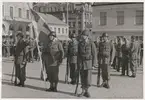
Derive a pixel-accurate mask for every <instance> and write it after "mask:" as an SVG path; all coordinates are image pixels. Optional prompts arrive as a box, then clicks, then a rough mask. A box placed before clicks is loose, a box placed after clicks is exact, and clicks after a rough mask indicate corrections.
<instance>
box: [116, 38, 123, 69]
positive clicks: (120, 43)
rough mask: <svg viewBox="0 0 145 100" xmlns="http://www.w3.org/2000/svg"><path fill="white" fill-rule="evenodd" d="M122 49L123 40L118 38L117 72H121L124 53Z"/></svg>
mask: <svg viewBox="0 0 145 100" xmlns="http://www.w3.org/2000/svg"><path fill="white" fill-rule="evenodd" d="M121 47H122V40H121V38H120V37H119V38H118V44H117V45H116V66H117V71H118V72H120V67H121V66H122V65H121V62H122V61H121V60H122V51H121Z"/></svg>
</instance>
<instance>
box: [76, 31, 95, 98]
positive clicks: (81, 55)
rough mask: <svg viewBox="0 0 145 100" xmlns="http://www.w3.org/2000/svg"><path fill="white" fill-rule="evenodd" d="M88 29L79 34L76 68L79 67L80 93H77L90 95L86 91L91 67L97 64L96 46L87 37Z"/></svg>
mask: <svg viewBox="0 0 145 100" xmlns="http://www.w3.org/2000/svg"><path fill="white" fill-rule="evenodd" d="M88 36H89V31H88V30H84V31H83V32H82V34H81V41H80V42H79V44H78V60H77V63H78V68H80V75H81V85H82V86H81V87H82V93H81V94H80V95H79V96H80V97H81V96H85V97H90V93H89V91H88V89H89V87H90V86H91V76H92V67H96V65H97V63H96V62H97V53H96V47H95V44H94V42H93V41H91V40H90V39H89V37H88Z"/></svg>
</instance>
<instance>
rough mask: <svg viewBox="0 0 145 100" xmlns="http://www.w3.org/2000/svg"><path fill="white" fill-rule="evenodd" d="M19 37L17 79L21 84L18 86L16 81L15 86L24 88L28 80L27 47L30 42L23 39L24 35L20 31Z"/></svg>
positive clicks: (16, 57) (16, 63)
mask: <svg viewBox="0 0 145 100" xmlns="http://www.w3.org/2000/svg"><path fill="white" fill-rule="evenodd" d="M16 36H17V40H18V42H17V45H16V50H15V55H14V57H15V61H14V63H15V72H16V73H15V77H16V78H18V79H19V81H20V82H19V83H18V84H17V80H15V86H22V87H24V85H25V80H26V65H27V61H26V52H25V49H26V46H27V45H29V41H28V40H26V39H24V38H23V36H24V35H23V33H22V32H21V31H18V34H17V35H16Z"/></svg>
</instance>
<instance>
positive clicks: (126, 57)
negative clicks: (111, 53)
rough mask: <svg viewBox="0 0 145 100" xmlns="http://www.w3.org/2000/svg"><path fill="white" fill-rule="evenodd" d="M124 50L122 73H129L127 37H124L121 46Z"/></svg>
mask: <svg viewBox="0 0 145 100" xmlns="http://www.w3.org/2000/svg"><path fill="white" fill-rule="evenodd" d="M121 50H122V75H125V71H126V75H127V76H128V75H129V45H128V41H127V39H126V38H124V44H123V45H122V47H121Z"/></svg>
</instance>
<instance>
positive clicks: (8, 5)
mask: <svg viewBox="0 0 145 100" xmlns="http://www.w3.org/2000/svg"><path fill="white" fill-rule="evenodd" d="M2 6H3V9H2V10H3V11H2V12H3V13H2V16H3V22H2V28H3V35H15V33H16V32H17V31H18V30H20V31H22V32H24V33H25V32H26V30H27V26H28V25H29V24H30V23H31V16H30V11H29V7H28V4H27V3H25V2H23V3H22V2H3V5H2ZM29 6H30V8H32V4H31V3H29Z"/></svg>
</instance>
